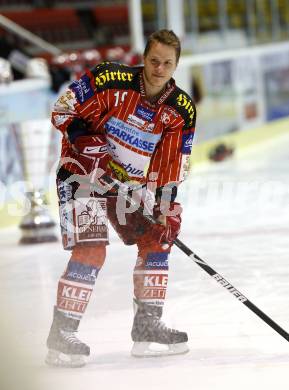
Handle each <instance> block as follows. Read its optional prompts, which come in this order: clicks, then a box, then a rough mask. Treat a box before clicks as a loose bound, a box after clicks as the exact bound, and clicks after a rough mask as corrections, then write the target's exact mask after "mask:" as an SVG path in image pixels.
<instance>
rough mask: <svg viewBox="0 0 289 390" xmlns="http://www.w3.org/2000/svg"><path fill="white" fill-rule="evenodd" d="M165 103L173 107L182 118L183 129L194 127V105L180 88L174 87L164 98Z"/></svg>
mask: <svg viewBox="0 0 289 390" xmlns="http://www.w3.org/2000/svg"><path fill="white" fill-rule="evenodd" d="M165 104H167V105H168V106H171V107H173V108H174V109H175V110H176V111H177V112H178V113H179V114H180V115H181V116H182V118H183V119H184V122H185V125H184V129H189V128H191V127H195V125H196V107H195V104H194V102H193V101H192V99H191V98H190V96H189V95H188V94H187V93H186V92H184V91H183V90H182V89H180V88H178V87H176V89H175V90H174V91H173V93H172V94H171V95H170V96H169V98H168V99H167V100H166V102H165Z"/></svg>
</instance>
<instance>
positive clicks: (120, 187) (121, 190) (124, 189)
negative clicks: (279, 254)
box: [102, 175, 289, 341]
mask: <svg viewBox="0 0 289 390" xmlns="http://www.w3.org/2000/svg"><path fill="white" fill-rule="evenodd" d="M102 179H103V180H104V181H105V183H106V184H109V185H112V186H113V188H114V189H115V190H116V191H117V193H118V194H120V195H121V196H122V197H123V198H124V199H125V200H126V201H127V202H128V203H129V204H130V205H132V206H134V207H137V210H136V211H137V212H139V213H142V215H143V216H144V218H145V219H147V220H148V221H149V222H151V223H153V224H156V223H159V222H158V221H157V220H156V219H155V218H154V217H153V216H152V215H150V214H148V215H147V214H144V213H143V211H144V208H143V207H142V206H140V205H139V204H137V202H135V201H134V199H133V198H132V197H131V196H130V195H129V194H128V186H127V185H126V184H124V183H121V182H119V181H118V180H115V179H112V178H111V177H110V176H106V175H105V176H103V177H102ZM174 244H175V245H176V246H177V247H178V248H179V249H180V250H181V251H182V252H183V253H185V254H186V255H187V256H188V257H189V258H190V259H191V260H193V261H194V262H195V263H196V264H197V265H198V266H199V267H201V268H202V269H203V270H204V271H205V272H207V273H208V274H209V275H210V276H211V277H212V278H213V279H215V280H216V282H218V283H219V284H220V285H221V286H222V287H224V288H225V289H226V290H227V291H228V292H229V293H231V294H232V295H233V296H234V297H235V298H236V299H237V300H238V301H240V302H241V303H243V304H244V305H245V306H247V308H248V309H249V310H251V311H252V312H253V313H255V314H256V315H257V316H258V317H259V318H261V319H262V320H263V321H264V322H266V324H267V325H269V326H271V328H273V329H274V330H275V331H276V332H277V333H279V334H280V335H281V336H282V337H283V338H284V339H286V340H287V341H289V334H288V333H287V332H286V331H285V330H284V329H283V328H281V326H280V325H278V324H277V323H276V322H275V321H273V320H272V319H271V318H270V317H269V316H268V315H267V314H265V313H264V312H263V311H262V310H260V309H259V308H258V307H257V306H256V305H254V303H252V302H251V301H250V300H249V299H248V298H246V297H245V296H244V295H243V294H242V293H241V292H240V291H239V290H237V289H236V288H235V287H234V286H233V285H232V284H231V283H229V282H228V281H227V280H226V279H225V278H224V277H223V276H222V275H221V274H219V273H218V272H216V271H215V270H214V269H213V268H212V267H210V266H209V265H208V264H207V263H206V262H205V261H204V260H203V259H201V258H200V257H199V256H198V255H196V254H195V253H194V252H193V251H192V250H191V249H189V248H188V247H187V246H186V245H185V244H184V243H183V242H182V241H181V240H179V239H178V238H177V239H175V240H174Z"/></svg>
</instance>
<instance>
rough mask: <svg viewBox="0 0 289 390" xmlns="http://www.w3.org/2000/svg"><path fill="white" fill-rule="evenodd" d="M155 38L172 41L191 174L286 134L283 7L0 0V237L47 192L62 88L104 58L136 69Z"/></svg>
mask: <svg viewBox="0 0 289 390" xmlns="http://www.w3.org/2000/svg"><path fill="white" fill-rule="evenodd" d="M161 28H171V29H173V30H174V31H175V32H176V33H177V34H178V35H179V37H180V38H181V41H182V47H183V53H182V57H181V60H180V64H179V67H178V69H177V71H176V73H175V78H176V81H177V83H178V84H179V86H180V87H181V88H183V89H184V90H186V91H187V92H188V93H189V94H190V95H191V96H192V98H193V99H194V101H195V103H196V105H197V111H198V117H197V118H198V119H197V133H196V138H195V141H194V143H195V145H194V148H193V154H192V156H191V165H192V167H193V166H194V164H198V163H199V162H202V161H208V160H209V161H213V162H218V161H222V160H223V159H225V158H229V157H232V156H233V155H234V153H235V152H236V151H238V150H241V149H242V148H244V147H248V146H252V145H254V144H255V143H257V142H258V143H259V142H262V141H265V140H268V139H271V138H272V137H275V136H278V135H280V134H283V133H285V132H288V124H289V118H288V116H289V2H288V0H178V1H173V0H146V1H144V0H143V1H141V0H127V1H116V0H115V1H112V0H111V1H108V0H106V1H101V0H98V1H95V0H94V1H93V0H83V1H77V0H69V1H68V0H59V1H54V0H0V113H1V115H0V187H1V195H0V218H1V219H0V227H3V226H7V225H11V224H15V223H18V224H19V223H20V221H21V218H22V222H23V217H24V216H25V215H26V214H27V213H28V210H29V209H30V208H31V204H32V205H33V204H34V205H36V206H37V205H38V206H40V205H41V204H44V203H45V202H44V200H43V197H44V195H41V194H40V193H43V194H46V195H50V194H51V187H50V188H49V185H50V183H53V180H50V179H51V172H54V171H55V164H56V162H57V159H58V155H59V147H60V142H59V141H60V139H59V137H60V135H59V134H58V132H57V131H55V130H54V129H53V128H52V126H51V125H50V120H49V117H50V111H51V107H52V104H53V102H54V101H55V100H56V98H57V96H58V94H59V93H60V92H61V90H63V88H64V87H65V86H66V85H67V84H68V83H69V82H70V80H73V79H74V78H76V77H78V76H80V75H81V74H82V73H83V72H84V71H85V69H87V68H90V67H93V66H95V65H96V64H97V63H99V62H101V61H104V60H109V61H117V62H122V63H125V64H128V65H132V66H134V65H138V64H140V63H141V62H142V56H141V54H142V51H143V48H144V45H145V41H146V38H147V37H148V35H149V34H151V33H152V32H153V31H155V30H157V29H161ZM52 187H53V185H52ZM35 191H38V193H36V192H35ZM52 192H53V191H52ZM27 193H30V198H27V196H26V195H25V194H27ZM50 222H51V221H50V220H46V222H45V223H47V224H48V225H49V223H50ZM25 223H26V224H27V223H28V224H30V223H31V221H30V220H28V222H27V221H26V222H24V225H25Z"/></svg>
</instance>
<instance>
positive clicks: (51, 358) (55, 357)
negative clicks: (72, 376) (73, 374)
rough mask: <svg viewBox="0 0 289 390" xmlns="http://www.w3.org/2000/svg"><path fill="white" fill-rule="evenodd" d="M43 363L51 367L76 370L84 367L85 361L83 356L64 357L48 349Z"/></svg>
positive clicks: (62, 354) (64, 355) (60, 353)
mask: <svg viewBox="0 0 289 390" xmlns="http://www.w3.org/2000/svg"><path fill="white" fill-rule="evenodd" d="M45 363H46V364H48V365H49V366H51V367H65V368H78V367H83V366H85V364H86V361H85V359H84V356H83V355H66V354H64V353H62V352H59V351H54V350H52V349H50V350H49V351H48V354H47V356H46V359H45Z"/></svg>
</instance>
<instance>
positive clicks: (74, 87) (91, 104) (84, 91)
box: [51, 65, 105, 133]
mask: <svg viewBox="0 0 289 390" xmlns="http://www.w3.org/2000/svg"><path fill="white" fill-rule="evenodd" d="M102 66H104V65H102ZM100 69H101V66H100ZM95 71H96V73H97V68H96V70H95ZM102 95H103V93H102V92H101V91H98V90H97V88H96V85H95V78H94V75H93V73H92V72H90V71H87V72H86V73H85V74H84V75H82V76H81V77H80V78H79V79H78V80H75V81H73V82H72V83H71V84H70V85H69V86H68V88H67V89H66V90H65V91H64V93H63V94H62V95H61V96H60V97H59V98H58V99H57V101H56V103H55V105H54V107H53V110H52V118H51V120H52V123H53V125H54V126H55V127H56V128H57V129H58V130H60V131H61V132H62V133H65V132H66V131H67V129H68V127H69V126H72V125H76V126H77V125H78V122H79V121H82V122H85V125H86V127H87V129H88V130H90V129H93V128H94V127H95V125H96V123H97V121H98V120H99V118H100V116H101V113H102V112H103V111H104V110H105V104H104V102H103V99H102Z"/></svg>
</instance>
